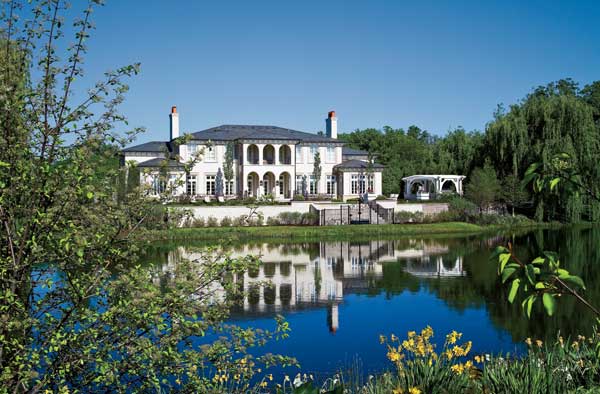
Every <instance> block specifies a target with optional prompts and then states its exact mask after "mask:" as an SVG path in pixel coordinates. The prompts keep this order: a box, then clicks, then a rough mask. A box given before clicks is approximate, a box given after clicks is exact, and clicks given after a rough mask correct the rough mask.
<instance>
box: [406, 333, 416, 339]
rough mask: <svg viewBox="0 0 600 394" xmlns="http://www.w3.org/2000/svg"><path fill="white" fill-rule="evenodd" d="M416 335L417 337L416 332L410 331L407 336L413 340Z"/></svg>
mask: <svg viewBox="0 0 600 394" xmlns="http://www.w3.org/2000/svg"><path fill="white" fill-rule="evenodd" d="M415 335H417V333H416V332H414V331H409V332H408V334H407V336H408V337H409V338H412V337H414V336H415Z"/></svg>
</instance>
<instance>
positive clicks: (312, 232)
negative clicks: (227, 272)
mask: <svg viewBox="0 0 600 394" xmlns="http://www.w3.org/2000/svg"><path fill="white" fill-rule="evenodd" d="M498 229H500V227H498V226H478V225H476V224H470V223H461V222H448V223H431V224H383V225H382V224H380V225H376V224H365V225H345V226H263V227H200V228H177V229H169V230H156V231H148V232H145V233H144V235H143V238H144V239H146V240H162V241H178V240H190V241H194V240H196V241H223V242H226V241H238V240H239V241H244V240H259V239H262V240H265V241H282V242H298V241H304V240H317V241H320V240H347V239H357V238H370V239H373V237H386V236H387V237H389V236H394V237H397V236H409V235H411V236H412V235H435V234H440V235H453V234H462V235H464V234H477V233H483V232H487V231H492V230H498Z"/></svg>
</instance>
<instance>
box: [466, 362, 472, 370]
mask: <svg viewBox="0 0 600 394" xmlns="http://www.w3.org/2000/svg"><path fill="white" fill-rule="evenodd" d="M471 368H473V362H472V361H471V360H468V361H467V362H466V363H465V369H471Z"/></svg>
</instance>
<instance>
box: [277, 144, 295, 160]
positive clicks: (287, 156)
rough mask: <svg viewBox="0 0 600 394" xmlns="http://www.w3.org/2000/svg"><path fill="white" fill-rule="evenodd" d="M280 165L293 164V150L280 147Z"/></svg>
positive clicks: (283, 146)
mask: <svg viewBox="0 0 600 394" xmlns="http://www.w3.org/2000/svg"><path fill="white" fill-rule="evenodd" d="M279 164H292V150H291V149H290V147H289V146H287V145H281V146H280V147H279Z"/></svg>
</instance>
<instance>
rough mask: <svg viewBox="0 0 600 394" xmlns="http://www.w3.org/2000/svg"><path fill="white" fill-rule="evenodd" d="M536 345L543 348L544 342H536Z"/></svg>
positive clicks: (537, 340)
mask: <svg viewBox="0 0 600 394" xmlns="http://www.w3.org/2000/svg"><path fill="white" fill-rule="evenodd" d="M535 344H536V345H537V347H542V345H543V344H544V342H542V341H540V340H539V339H536V340H535Z"/></svg>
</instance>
